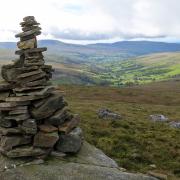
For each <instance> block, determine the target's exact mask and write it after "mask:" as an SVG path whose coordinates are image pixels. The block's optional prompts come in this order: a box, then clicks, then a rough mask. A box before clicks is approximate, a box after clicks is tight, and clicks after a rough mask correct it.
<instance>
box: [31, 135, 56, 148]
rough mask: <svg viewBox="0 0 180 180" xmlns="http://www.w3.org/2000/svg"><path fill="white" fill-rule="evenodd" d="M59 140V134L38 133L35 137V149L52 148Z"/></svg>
mask: <svg viewBox="0 0 180 180" xmlns="http://www.w3.org/2000/svg"><path fill="white" fill-rule="evenodd" d="M58 139H59V135H58V132H52V133H44V132H38V133H37V134H36V135H35V136H34V144H33V146H35V147H42V148H52V147H53V146H54V145H55V144H56V142H57V141H58Z"/></svg>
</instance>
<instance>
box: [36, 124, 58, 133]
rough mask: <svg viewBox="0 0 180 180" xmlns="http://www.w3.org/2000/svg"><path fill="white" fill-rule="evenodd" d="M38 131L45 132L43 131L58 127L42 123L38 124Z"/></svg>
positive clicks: (54, 129)
mask: <svg viewBox="0 0 180 180" xmlns="http://www.w3.org/2000/svg"><path fill="white" fill-rule="evenodd" d="M38 127H39V129H40V131H42V132H45V133H51V132H55V131H58V128H57V127H55V126H52V125H49V124H42V125H39V126H38Z"/></svg>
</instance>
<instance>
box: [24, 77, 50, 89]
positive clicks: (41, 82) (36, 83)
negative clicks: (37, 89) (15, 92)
mask: <svg viewBox="0 0 180 180" xmlns="http://www.w3.org/2000/svg"><path fill="white" fill-rule="evenodd" d="M44 85H47V80H46V78H42V79H38V80H36V81H32V82H27V83H24V85H23V84H22V86H25V87H34V86H44Z"/></svg>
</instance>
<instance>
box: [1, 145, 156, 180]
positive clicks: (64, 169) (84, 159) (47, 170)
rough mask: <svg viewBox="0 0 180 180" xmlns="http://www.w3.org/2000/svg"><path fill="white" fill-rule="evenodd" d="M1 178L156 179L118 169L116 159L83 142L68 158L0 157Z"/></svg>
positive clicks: (21, 179)
mask: <svg viewBox="0 0 180 180" xmlns="http://www.w3.org/2000/svg"><path fill="white" fill-rule="evenodd" d="M0 174H1V180H157V179H156V178H153V177H150V176H147V175H143V174H132V173H126V172H121V171H120V170H119V169H118V165H117V164H116V162H115V161H114V160H112V159H110V158H109V157H107V156H106V155H105V154H104V153H103V152H102V151H101V150H99V149H97V148H95V147H94V146H92V145H90V144H89V143H87V142H84V144H83V146H82V148H81V150H80V152H79V153H78V154H77V155H75V156H69V157H53V156H51V157H49V159H48V160H47V161H46V162H45V163H43V164H37V165H36V164H33V163H29V162H28V160H27V159H26V160H23V159H16V160H15V159H14V160H13V159H7V158H5V157H4V156H0Z"/></svg>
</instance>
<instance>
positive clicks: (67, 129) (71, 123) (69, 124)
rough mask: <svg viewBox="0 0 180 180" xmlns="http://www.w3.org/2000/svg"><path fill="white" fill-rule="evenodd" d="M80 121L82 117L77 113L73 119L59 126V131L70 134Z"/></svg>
mask: <svg viewBox="0 0 180 180" xmlns="http://www.w3.org/2000/svg"><path fill="white" fill-rule="evenodd" d="M79 122H80V118H79V116H78V115H75V116H74V117H73V118H72V119H71V120H69V121H66V122H65V123H64V124H62V125H60V126H59V132H61V133H64V134H68V133H69V132H70V131H71V130H72V129H74V128H75V127H77V125H78V124H79Z"/></svg>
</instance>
